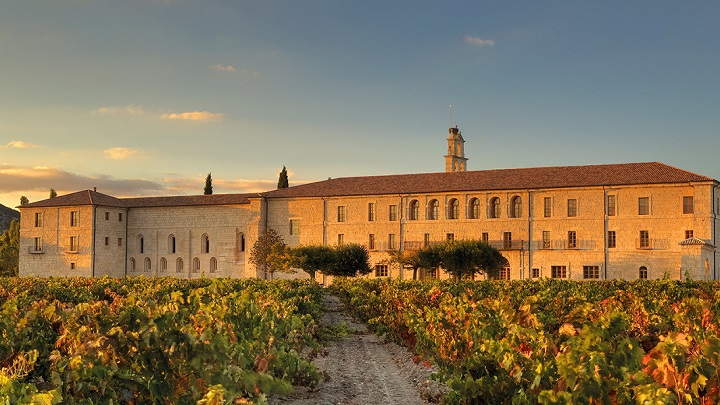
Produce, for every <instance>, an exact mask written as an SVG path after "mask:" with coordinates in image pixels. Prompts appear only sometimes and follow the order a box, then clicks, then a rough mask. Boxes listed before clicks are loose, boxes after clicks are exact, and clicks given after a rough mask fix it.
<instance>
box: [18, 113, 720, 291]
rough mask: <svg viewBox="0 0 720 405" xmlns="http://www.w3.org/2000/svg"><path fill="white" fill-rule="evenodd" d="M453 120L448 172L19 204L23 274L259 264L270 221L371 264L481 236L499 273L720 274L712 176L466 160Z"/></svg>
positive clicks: (202, 271)
mask: <svg viewBox="0 0 720 405" xmlns="http://www.w3.org/2000/svg"><path fill="white" fill-rule="evenodd" d="M448 132H449V137H448V139H447V141H448V153H447V155H446V156H445V160H446V171H445V172H440V173H421V174H404V175H389V176H369V177H348V178H336V179H328V180H325V181H319V182H314V183H309V184H304V185H300V186H294V187H289V188H284V189H278V190H273V191H269V192H265V193H256V194H224V195H200V196H180V197H147V198H115V197H112V196H108V195H105V194H102V193H98V192H96V191H90V190H85V191H80V192H77V193H72V194H68V195H64V196H59V197H56V198H53V199H48V200H43V201H39V202H35V203H31V204H27V205H23V206H21V207H19V208H20V211H21V215H22V219H21V231H20V232H21V242H20V243H21V253H20V274H21V275H23V276H25V275H38V276H87V277H97V276H102V275H110V276H114V277H123V276H133V275H142V274H144V275H148V276H176V277H185V278H191V277H201V276H205V277H218V276H219V277H263V276H264V275H263V274H260V273H258V272H257V271H256V269H254V267H253V266H252V265H250V264H249V263H248V259H249V250H250V247H251V246H252V244H253V243H254V241H255V240H256V239H257V236H258V235H259V234H260V232H262V231H263V230H264V229H268V228H272V229H275V230H276V231H278V232H279V233H280V235H281V236H282V237H283V239H284V240H285V242H286V243H288V244H289V245H291V246H296V245H299V244H326V245H334V244H342V243H360V244H363V245H365V246H366V247H367V248H368V250H369V251H370V254H371V261H372V262H373V264H374V266H375V271H374V273H373V274H372V275H373V276H376V277H385V276H390V277H403V278H410V277H412V272H411V271H408V270H401V269H399V268H393V267H392V266H388V265H386V264H383V260H384V259H386V258H387V252H388V251H390V250H397V249H417V248H420V247H422V246H426V245H428V244H431V243H435V242H440V241H444V240H447V239H480V240H483V241H486V242H488V243H490V244H491V245H493V246H495V247H496V248H498V249H499V250H500V251H501V252H502V254H503V255H504V256H505V257H506V258H507V259H508V261H509V266H508V267H506V268H505V269H503V270H502V272H501V274H500V276H501V277H502V278H510V279H525V278H538V277H554V278H568V279H573V280H584V279H613V278H624V279H630V280H632V279H638V278H649V279H653V278H662V277H666V276H667V277H670V278H673V279H682V278H684V277H686V276H690V277H692V278H693V279H697V280H707V279H718V278H720V260H718V259H719V258H720V257H719V255H718V250H717V248H716V246H717V240H718V238H719V237H720V227H718V225H720V222H718V217H719V216H720V187H719V183H718V181H717V180H714V179H712V178H709V177H705V176H701V175H698V174H694V173H690V172H687V171H684V170H681V169H678V168H675V167H671V166H668V165H665V164H663V163H659V162H648V163H625V164H606V165H591V166H563V167H537V168H525V169H499V170H481V171H467V170H466V162H467V158H466V157H465V155H464V142H465V141H464V139H463V138H462V134H461V133H460V131H459V130H458V128H457V127H455V128H450V129H449V131H448ZM302 276H305V274H304V273H297V274H293V275H288V277H302ZM421 277H446V275H445V274H444V273H441V272H438V271H435V270H433V271H427V272H422V274H421Z"/></svg>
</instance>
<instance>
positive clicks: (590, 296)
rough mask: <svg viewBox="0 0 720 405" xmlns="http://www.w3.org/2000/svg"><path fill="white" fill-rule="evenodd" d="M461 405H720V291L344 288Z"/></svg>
mask: <svg viewBox="0 0 720 405" xmlns="http://www.w3.org/2000/svg"><path fill="white" fill-rule="evenodd" d="M333 288H334V290H335V293H336V294H338V295H339V296H340V297H341V299H343V300H344V301H345V302H346V306H347V307H348V308H351V309H352V310H353V311H354V314H355V316H357V317H359V318H361V319H362V320H364V321H366V322H368V323H369V324H370V325H371V326H373V327H374V328H375V329H376V331H377V332H378V333H381V334H386V335H387V336H389V337H391V338H393V339H396V340H397V341H398V342H401V343H403V344H405V345H406V346H408V347H409V348H411V349H412V350H413V351H414V353H415V355H416V359H417V361H422V362H427V363H428V364H430V363H432V364H436V365H437V366H438V367H439V373H438V375H437V377H438V378H439V379H441V380H442V381H444V382H445V383H446V384H447V385H448V386H449V388H450V389H451V392H450V393H449V394H448V395H446V397H445V401H446V402H448V403H460V404H469V403H474V404H483V403H489V404H535V403H541V404H629V403H632V404H717V403H720V368H718V367H719V366H720V339H719V336H718V335H719V334H718V326H719V322H720V320H719V319H718V314H719V313H720V312H719V310H720V300H718V298H720V284H718V283H702V282H692V281H689V282H676V281H670V280H656V281H634V282H627V281H622V280H618V281H606V282H583V283H577V282H569V281H563V280H550V279H544V280H540V281H512V282H472V281H469V282H434V283H418V282H402V281H397V280H387V279H385V280H377V279H376V280H343V281H339V282H337V283H335V284H334V287H333Z"/></svg>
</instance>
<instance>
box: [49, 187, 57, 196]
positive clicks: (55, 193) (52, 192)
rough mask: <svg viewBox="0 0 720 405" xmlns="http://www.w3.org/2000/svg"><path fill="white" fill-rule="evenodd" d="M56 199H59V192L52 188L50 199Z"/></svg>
mask: <svg viewBox="0 0 720 405" xmlns="http://www.w3.org/2000/svg"><path fill="white" fill-rule="evenodd" d="M55 197H57V191H55V189H54V188H51V189H50V198H55Z"/></svg>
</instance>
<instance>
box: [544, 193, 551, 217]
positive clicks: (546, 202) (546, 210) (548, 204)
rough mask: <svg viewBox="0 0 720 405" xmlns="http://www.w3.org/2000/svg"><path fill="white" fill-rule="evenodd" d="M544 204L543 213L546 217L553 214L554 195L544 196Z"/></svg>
mask: <svg viewBox="0 0 720 405" xmlns="http://www.w3.org/2000/svg"><path fill="white" fill-rule="evenodd" d="M543 205H544V207H543V208H544V210H543V215H544V216H545V218H550V217H551V216H552V197H545V198H543Z"/></svg>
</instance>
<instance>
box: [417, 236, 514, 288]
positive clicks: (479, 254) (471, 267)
mask: <svg viewBox="0 0 720 405" xmlns="http://www.w3.org/2000/svg"><path fill="white" fill-rule="evenodd" d="M418 261H419V264H420V265H421V267H423V268H426V269H432V268H436V267H442V268H443V269H444V270H445V271H447V272H448V273H450V274H451V275H452V276H453V277H454V278H455V279H457V280H459V279H461V278H464V277H469V278H472V277H474V276H475V274H477V273H481V272H484V273H486V274H487V275H488V276H489V277H496V276H497V275H498V273H499V272H500V269H502V267H503V266H505V265H506V264H507V259H506V258H505V257H504V256H503V255H502V254H501V253H500V251H498V250H497V249H495V248H494V247H492V246H490V245H488V244H487V243H484V242H481V241H479V240H461V241H447V242H445V243H444V244H442V245H435V246H430V247H427V248H425V249H421V250H419V251H418Z"/></svg>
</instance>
